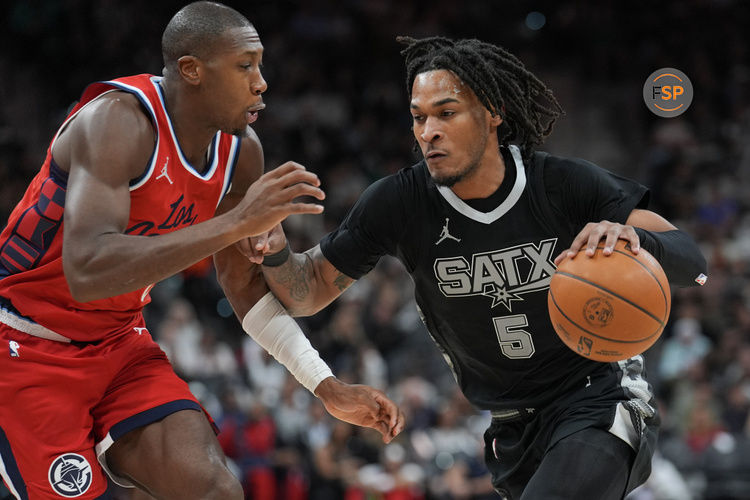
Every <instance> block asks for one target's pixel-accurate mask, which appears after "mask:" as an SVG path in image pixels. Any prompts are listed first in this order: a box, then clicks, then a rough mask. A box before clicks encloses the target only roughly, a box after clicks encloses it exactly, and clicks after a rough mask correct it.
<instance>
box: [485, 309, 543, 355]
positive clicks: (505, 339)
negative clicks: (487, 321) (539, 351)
mask: <svg viewBox="0 0 750 500" xmlns="http://www.w3.org/2000/svg"><path fill="white" fill-rule="evenodd" d="M492 322H493V324H494V325H495V332H496V333H497V340H498V342H499V343H500V350H501V351H502V353H503V355H505V357H507V358H510V359H528V358H530V357H531V356H533V355H534V341H533V340H532V339H531V334H530V333H529V332H527V331H526V330H523V327H525V326H529V322H528V321H527V320H526V315H525V314H515V315H513V316H500V317H497V318H492Z"/></svg>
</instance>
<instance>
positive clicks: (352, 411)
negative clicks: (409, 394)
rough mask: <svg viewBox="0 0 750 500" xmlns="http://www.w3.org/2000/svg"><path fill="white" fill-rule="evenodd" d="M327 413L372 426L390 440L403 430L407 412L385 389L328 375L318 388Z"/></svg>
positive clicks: (351, 422)
mask: <svg viewBox="0 0 750 500" xmlns="http://www.w3.org/2000/svg"><path fill="white" fill-rule="evenodd" d="M315 395H316V396H318V398H320V400H321V401H322V402H323V406H325V408H326V410H328V413H330V414H331V415H333V416H334V417H336V418H338V419H339V420H343V421H344V422H348V423H350V424H355V425H360V426H362V427H370V428H372V429H375V430H376V431H378V432H379V433H380V435H381V436H383V442H384V443H390V442H391V440H393V438H395V437H396V436H397V435H398V434H399V433H400V432H401V431H402V430H404V425H405V423H404V415H403V413H401V410H399V408H398V406H396V404H395V403H394V402H393V401H391V400H390V399H388V397H387V396H386V395H385V394H383V392H382V391H379V390H377V389H373V388H372V387H369V386H366V385H360V384H345V383H344V382H341V381H340V380H338V379H337V378H335V377H328V378H327V379H325V380H323V381H322V382H321V383H320V384H318V387H316V388H315Z"/></svg>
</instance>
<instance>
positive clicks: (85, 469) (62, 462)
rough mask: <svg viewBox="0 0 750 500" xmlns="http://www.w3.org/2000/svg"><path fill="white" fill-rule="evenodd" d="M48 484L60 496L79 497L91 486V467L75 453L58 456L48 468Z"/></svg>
mask: <svg viewBox="0 0 750 500" xmlns="http://www.w3.org/2000/svg"><path fill="white" fill-rule="evenodd" d="M49 484H51V485H52V489H54V490H55V493H57V494H58V495H60V496H64V497H66V498H73V497H78V496H81V495H83V494H84V493H86V491H88V489H89V487H90V486H91V465H90V464H89V462H88V460H86V459H85V458H84V457H82V456H81V455H79V454H77V453H65V454H64V455H60V456H59V457H57V458H56V459H55V460H53V461H52V465H50V467H49Z"/></svg>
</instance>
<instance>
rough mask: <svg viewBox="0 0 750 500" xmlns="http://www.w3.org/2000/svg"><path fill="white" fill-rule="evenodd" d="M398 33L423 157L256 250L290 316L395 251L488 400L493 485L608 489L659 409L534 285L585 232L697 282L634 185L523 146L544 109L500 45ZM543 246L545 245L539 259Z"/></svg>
mask: <svg viewBox="0 0 750 500" xmlns="http://www.w3.org/2000/svg"><path fill="white" fill-rule="evenodd" d="M400 41H401V42H402V43H404V44H405V45H406V48H405V50H404V51H403V52H402V54H403V55H404V56H405V58H406V66H407V89H408V91H409V96H410V105H409V106H410V109H411V114H412V117H413V130H414V136H415V138H416V140H417V143H418V145H419V147H420V149H421V151H422V154H423V155H424V160H423V161H421V162H419V163H418V164H416V165H413V166H412V167H409V168H404V169H403V170H401V171H400V172H398V173H396V174H394V175H391V176H388V177H386V178H384V179H381V180H379V181H378V182H376V183H374V184H373V185H372V186H370V187H369V188H368V189H367V190H366V191H365V192H364V194H363V195H362V196H361V198H360V199H359V201H358V202H357V203H356V205H355V206H354V208H353V209H352V210H351V212H350V213H349V214H348V216H347V217H346V219H345V220H344V221H343V222H342V223H341V225H340V227H339V228H338V229H336V230H335V231H333V232H332V233H330V234H328V235H327V236H325V237H324V238H323V240H322V241H321V242H320V245H319V246H316V247H315V248H313V249H310V250H308V251H307V252H305V253H304V254H295V253H290V250H289V246H288V244H286V246H284V245H285V238H284V237H283V232H282V231H281V229H280V228H276V229H275V230H274V231H273V232H272V233H271V235H270V237H269V238H268V239H263V240H261V241H258V242H257V243H256V246H255V249H254V250H255V254H254V255H252V256H251V258H252V259H255V260H256V261H257V260H258V259H259V258H260V256H261V255H266V257H265V259H264V264H265V265H264V266H263V274H264V276H265V279H266V282H267V283H268V285H269V286H270V288H271V290H272V291H273V293H274V294H275V295H276V296H277V297H278V298H279V299H280V300H281V302H283V303H284V304H285V306H286V307H287V308H288V310H289V311H290V312H291V313H292V314H295V315H309V314H313V313H315V312H316V311H318V310H320V309H321V308H323V307H325V306H326V305H327V304H329V303H330V302H331V301H332V300H334V299H335V298H336V297H337V296H338V295H340V294H341V293H342V292H343V291H344V290H345V289H346V288H347V287H349V286H350V285H351V284H352V283H353V282H354V280H356V279H358V278H360V277H361V276H363V275H364V274H366V273H367V272H368V271H370V270H371V269H372V268H373V267H374V266H375V264H376V263H377V262H378V260H379V259H380V257H381V256H383V255H386V254H387V255H393V256H396V257H397V258H398V259H399V260H400V261H401V262H402V263H403V265H404V266H405V267H406V269H407V270H408V271H409V273H410V274H411V276H412V278H413V279H414V282H415V285H416V287H415V290H416V291H415V293H416V300H417V304H418V306H419V309H420V313H421V315H422V318H423V320H424V322H425V324H426V325H427V329H428V330H429V332H430V334H431V335H432V337H433V338H434V340H435V341H436V342H437V344H438V345H439V346H440V348H441V349H442V351H443V353H444V355H445V358H446V360H447V361H448V363H449V365H450V367H451V369H452V370H453V372H454V374H455V376H456V380H457V381H458V384H459V385H460V387H461V389H462V390H463V392H464V394H465V395H466V397H467V398H468V399H469V401H471V402H472V403H473V404H474V405H475V406H476V407H477V408H480V409H484V410H490V411H491V412H492V416H493V419H492V423H491V425H490V428H489V429H488V430H487V432H486V433H485V445H486V446H485V458H486V462H487V466H488V468H489V470H490V471H491V473H492V475H493V483H494V486H495V488H496V490H497V491H498V492H499V493H500V494H501V495H502V496H505V497H506V498H509V499H519V498H520V499H524V500H528V499H545V500H549V499H563V498H565V499H575V500H580V499H596V500H608V499H621V498H623V496H624V495H625V494H626V493H627V492H629V491H630V490H632V489H633V488H634V487H635V486H637V485H638V484H640V483H642V482H643V481H644V480H645V479H646V478H647V476H648V474H649V471H650V460H651V455H652V453H653V451H654V446H655V441H656V432H657V427H658V420H659V417H658V415H657V413H656V406H655V401H654V397H653V394H652V392H651V389H650V386H649V384H648V383H647V382H646V380H644V378H643V366H644V363H643V358H642V357H641V356H636V357H635V358H632V359H629V360H626V361H621V362H618V363H599V362H595V361H591V360H588V359H586V358H584V357H582V356H579V355H578V354H576V353H574V352H573V351H572V350H570V349H568V348H567V347H566V346H565V345H564V344H563V343H562V342H561V341H560V340H559V339H558V337H557V335H556V334H555V332H554V331H553V328H552V325H551V323H550V319H549V315H548V312H547V298H546V295H547V290H548V288H549V282H550V278H551V276H552V274H553V273H554V272H555V265H556V264H557V263H559V262H560V261H561V260H562V259H563V258H565V257H573V256H575V255H576V254H577V253H578V251H579V250H581V251H582V252H583V254H581V255H579V256H578V257H575V258H586V256H591V255H593V252H594V249H595V248H596V246H597V244H599V242H600V241H601V240H604V241H605V250H604V253H605V254H607V255H608V254H611V253H612V249H613V246H614V244H615V242H616V241H617V240H618V239H625V240H627V241H629V242H630V246H631V248H632V251H633V253H637V252H638V251H639V248H641V247H643V248H645V249H647V250H648V251H649V252H651V253H652V254H653V255H654V256H655V257H656V258H657V259H658V260H659V261H660V262H661V264H662V266H663V268H664V270H665V272H666V274H667V276H668V278H669V280H670V282H671V283H672V284H675V285H678V286H689V285H694V284H696V279H698V282H701V281H703V279H704V278H705V276H704V275H703V273H704V272H706V271H705V265H706V264H705V260H704V258H703V256H702V255H701V253H700V251H699V250H698V248H697V246H696V244H695V243H694V241H693V240H692V239H691V238H690V237H689V236H687V235H686V234H684V233H683V232H681V231H679V230H678V229H677V228H676V227H674V226H673V225H672V224H670V223H669V222H668V221H666V220H665V219H663V218H662V217H660V216H659V215H657V214H656V213H654V212H651V211H649V210H647V208H646V207H647V205H648V190H647V189H646V188H645V187H643V186H641V185H640V184H638V183H636V182H633V181H631V180H628V179H625V178H622V177H619V176H617V175H614V174H612V173H609V172H607V171H606V170H603V169H601V168H599V167H597V166H596V165H593V164H592V163H589V162H587V161H584V160H578V159H568V158H560V157H556V156H552V155H548V154H546V153H541V152H536V151H535V149H534V148H535V146H537V145H539V144H540V143H541V142H542V140H543V139H544V137H545V136H546V135H548V134H549V132H550V131H551V128H552V124H553V123H554V121H555V119H556V118H557V117H558V115H559V114H560V113H561V108H560V106H559V104H558V103H557V101H556V100H555V98H554V96H553V95H552V92H551V91H550V90H549V89H547V88H546V87H545V85H544V84H543V83H542V82H541V81H539V79H538V78H536V77H535V76H534V75H533V74H531V73H530V72H529V71H528V70H526V69H525V67H524V66H523V64H522V63H521V62H520V61H519V60H518V59H517V58H516V57H515V56H513V55H511V54H509V53H508V52H507V51H505V50H504V49H502V48H499V47H496V46H493V45H490V44H487V43H483V42H481V41H478V40H459V41H452V40H448V39H444V38H428V39H423V40H414V39H410V38H401V39H400ZM555 256H557V257H555Z"/></svg>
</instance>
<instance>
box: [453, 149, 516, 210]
mask: <svg viewBox="0 0 750 500" xmlns="http://www.w3.org/2000/svg"><path fill="white" fill-rule="evenodd" d="M508 150H509V151H510V154H511V155H513V161H514V162H515V164H516V183H515V184H514V185H513V189H511V190H510V193H508V197H507V198H506V199H505V200H504V201H503V202H502V203H501V204H500V205H498V206H497V208H495V209H494V210H492V211H491V212H480V211H479V210H477V209H475V208H472V207H470V206H469V205H468V204H467V203H466V202H465V201H464V200H462V199H461V198H459V197H458V196H457V195H456V193H454V192H453V191H452V190H451V188H449V187H447V186H438V192H439V193H440V194H441V195H442V196H443V198H445V201H447V202H448V203H450V205H451V206H452V207H453V208H455V209H456V210H457V211H458V212H459V213H461V214H463V215H465V216H466V217H468V218H469V219H472V220H475V221H477V222H481V223H482V224H492V223H493V222H495V221H496V220H498V219H499V218H500V217H502V216H503V215H505V214H506V213H508V211H509V210H510V209H511V208H513V206H514V205H515V204H516V203H517V202H518V200H519V199H521V195H522V194H523V190H524V188H525V187H526V170H525V169H524V167H523V159H522V158H521V151H520V150H519V149H518V146H514V145H512V144H511V145H510V146H508Z"/></svg>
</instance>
